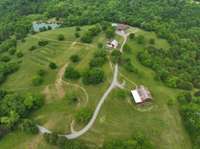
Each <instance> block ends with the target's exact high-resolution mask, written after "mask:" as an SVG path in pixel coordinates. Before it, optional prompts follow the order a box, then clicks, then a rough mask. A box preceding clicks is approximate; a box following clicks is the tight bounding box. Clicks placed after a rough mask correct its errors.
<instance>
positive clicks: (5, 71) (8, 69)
mask: <svg viewBox="0 0 200 149" xmlns="http://www.w3.org/2000/svg"><path fill="white" fill-rule="evenodd" d="M18 69H19V65H18V63H13V62H8V63H5V62H0V84H1V83H3V82H4V81H5V80H6V78H7V77H8V76H9V75H10V74H12V73H14V72H16V71H17V70H18Z"/></svg>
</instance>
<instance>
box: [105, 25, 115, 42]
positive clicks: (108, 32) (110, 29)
mask: <svg viewBox="0 0 200 149" xmlns="http://www.w3.org/2000/svg"><path fill="white" fill-rule="evenodd" d="M105 33H106V37H107V38H109V39H110V38H113V37H114V36H115V28H114V27H112V26H109V27H108V28H107V29H106V31H105Z"/></svg>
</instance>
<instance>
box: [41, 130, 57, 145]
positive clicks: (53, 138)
mask: <svg viewBox="0 0 200 149" xmlns="http://www.w3.org/2000/svg"><path fill="white" fill-rule="evenodd" d="M44 139H45V140H46V142H47V143H49V144H52V145H56V143H57V139H58V135H57V134H56V133H50V134H48V133H45V134H44Z"/></svg>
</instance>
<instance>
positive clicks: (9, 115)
mask: <svg viewBox="0 0 200 149" xmlns="http://www.w3.org/2000/svg"><path fill="white" fill-rule="evenodd" d="M42 105H43V97H42V96H40V95H32V94H23V95H20V94H17V93H9V94H8V93H7V94H6V95H5V94H4V96H3V97H2V99H1V104H0V113H1V114H0V124H1V125H3V126H5V127H6V128H8V129H10V128H13V127H14V126H15V125H16V124H17V123H18V122H19V121H20V119H21V118H22V117H23V118H24V117H27V116H28V114H29V113H31V112H32V111H33V110H36V109H38V108H39V107H41V106H42Z"/></svg>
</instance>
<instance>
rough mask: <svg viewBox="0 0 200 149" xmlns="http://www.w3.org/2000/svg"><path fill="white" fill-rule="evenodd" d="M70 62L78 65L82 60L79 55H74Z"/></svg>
mask: <svg viewBox="0 0 200 149" xmlns="http://www.w3.org/2000/svg"><path fill="white" fill-rule="evenodd" d="M70 60H71V61H72V62H73V63H77V62H79V61H80V60H81V58H80V57H79V55H76V54H75V55H72V56H71V57H70Z"/></svg>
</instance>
